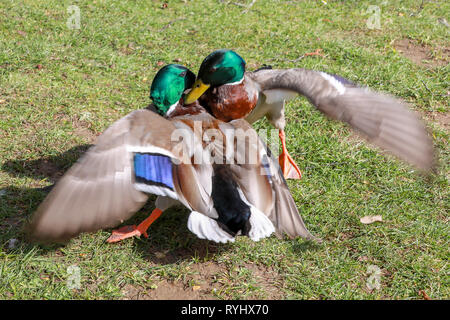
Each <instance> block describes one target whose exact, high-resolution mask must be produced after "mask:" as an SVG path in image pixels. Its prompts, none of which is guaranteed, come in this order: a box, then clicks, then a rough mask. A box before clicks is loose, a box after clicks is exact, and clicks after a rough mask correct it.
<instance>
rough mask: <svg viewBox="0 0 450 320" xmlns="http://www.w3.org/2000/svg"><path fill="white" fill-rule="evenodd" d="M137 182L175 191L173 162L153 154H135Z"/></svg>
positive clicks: (165, 157)
mask: <svg viewBox="0 0 450 320" xmlns="http://www.w3.org/2000/svg"><path fill="white" fill-rule="evenodd" d="M134 174H135V176H136V182H139V183H146V184H150V185H157V186H162V187H166V188H170V189H172V190H173V188H174V186H173V176H172V161H171V160H170V158H169V157H167V156H164V155H161V154H153V153H135V154H134Z"/></svg>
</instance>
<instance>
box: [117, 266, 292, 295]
mask: <svg viewBox="0 0 450 320" xmlns="http://www.w3.org/2000/svg"><path fill="white" fill-rule="evenodd" d="M242 267H244V268H246V269H248V270H250V271H251V273H252V275H253V279H254V280H255V282H256V285H257V286H258V287H260V288H261V290H260V291H258V292H257V293H256V294H255V295H253V296H249V297H247V298H246V299H282V298H283V296H284V295H283V290H282V288H283V287H284V285H283V281H282V278H281V276H280V275H279V274H278V273H276V272H275V271H274V270H272V269H270V268H267V267H265V266H261V265H256V264H251V263H245V264H244V265H243V266H242ZM229 273H230V271H229V270H228V269H227V267H226V266H225V265H223V264H218V263H216V262H211V261H208V262H204V263H195V264H192V265H190V266H189V267H188V272H187V273H186V277H185V278H184V279H183V280H179V281H174V282H171V281H167V280H160V281H157V282H156V283H154V284H153V285H152V286H150V287H146V288H145V287H142V286H133V285H126V286H124V287H123V289H122V293H123V294H124V299H133V300H211V299H217V297H216V296H215V295H214V291H215V290H218V291H219V292H220V289H221V288H222V287H223V286H224V284H223V282H222V281H221V279H223V278H224V276H225V275H226V274H229ZM153 286H154V287H153Z"/></svg>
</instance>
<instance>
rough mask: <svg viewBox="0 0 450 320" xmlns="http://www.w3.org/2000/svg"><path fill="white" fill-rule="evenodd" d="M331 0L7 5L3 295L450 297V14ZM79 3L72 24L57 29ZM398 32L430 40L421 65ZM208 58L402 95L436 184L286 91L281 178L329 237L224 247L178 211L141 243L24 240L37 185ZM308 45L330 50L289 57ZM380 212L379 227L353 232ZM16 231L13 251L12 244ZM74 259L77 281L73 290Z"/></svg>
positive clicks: (433, 8)
mask: <svg viewBox="0 0 450 320" xmlns="http://www.w3.org/2000/svg"><path fill="white" fill-rule="evenodd" d="M250 2H251V1H247V2H243V1H241V2H239V3H241V4H249V3H250ZM163 3H167V8H164V9H163ZM236 3H238V0H236ZM327 3H328V4H327V5H325V4H323V3H322V1H263V0H258V1H256V2H255V3H254V5H253V6H252V7H251V9H250V10H249V11H248V13H245V14H243V13H242V11H243V10H244V7H242V6H238V5H235V4H233V3H232V1H231V2H228V1H223V2H220V1H212V0H208V1H185V2H184V1H171V0H170V1H167V2H163V1H161V2H159V1H123V0H121V1H115V0H114V1H112V0H108V1H106V0H103V1H101V0H96V1H92V2H91V1H89V2H87V1H86V2H81V1H79V2H77V1H45V2H43V1H37V0H28V1H21V2H20V3H19V2H17V1H12V0H4V1H1V2H0V16H1V17H2V18H1V23H0V166H1V167H0V190H1V192H0V299H73V298H76V299H80V298H82V299H111V298H113V299H116V298H135V297H138V295H139V297H141V298H142V297H144V298H145V297H147V298H164V297H167V295H166V296H165V295H164V290H166V291H168V292H169V294H170V295H169V296H170V297H178V298H189V297H197V298H201V297H212V298H219V299H238V298H241V299H247V298H276V299H422V298H423V295H422V294H420V293H419V291H421V290H423V291H424V292H425V293H426V294H427V295H428V296H430V297H431V298H432V299H448V298H450V290H449V266H448V260H449V249H448V248H449V228H448V211H449V199H448V196H449V195H448V189H449V186H448V177H449V176H448V169H449V162H450V161H449V150H448V139H449V132H448V124H446V123H445V121H440V120H439V119H445V117H447V119H448V85H449V68H448V50H449V49H448V36H449V30H450V29H449V28H447V27H446V26H445V25H443V24H441V23H439V22H438V19H439V18H446V19H447V21H449V20H450V5H449V3H448V1H443V0H442V1H424V6H423V8H420V1H419V2H418V1H412V0H409V1H394V0H391V1H385V2H382V1H373V0H370V1H332V0H329V1H327ZM72 4H76V5H78V6H79V8H80V10H81V29H79V30H71V29H69V28H68V27H67V26H66V21H67V19H68V18H69V16H70V14H69V13H68V12H67V8H68V6H69V5H72ZM369 5H378V6H379V7H380V8H381V16H380V22H381V29H380V30H376V29H375V30H370V29H368V28H367V25H366V21H367V19H368V18H369V14H367V13H366V12H367V8H368V7H369ZM169 23H170V24H169ZM401 39H409V41H411V43H415V44H416V45H417V46H424V47H425V48H427V50H429V53H430V60H429V61H428V63H424V64H416V63H414V62H413V61H411V60H409V59H408V58H406V57H404V56H403V55H402V53H401V52H399V51H398V50H397V49H396V47H395V43H396V41H399V40H401ZM217 48H232V49H235V50H237V51H238V53H239V54H241V55H242V56H243V57H244V58H245V59H246V61H247V66H248V68H249V69H255V68H257V67H259V66H261V65H262V64H264V63H265V64H270V65H272V66H274V67H278V68H289V67H305V68H312V69H318V70H323V71H328V72H333V73H337V74H340V75H342V76H344V77H346V78H348V79H350V80H352V81H356V82H358V83H360V84H363V85H368V86H370V87H372V88H374V89H376V90H380V91H383V92H388V93H391V94H394V95H396V96H399V97H401V98H403V99H404V100H405V101H407V102H409V103H410V104H411V105H412V106H413V108H414V109H415V110H417V111H418V112H420V113H421V114H422V115H423V116H424V118H425V119H426V120H428V121H427V124H428V126H429V128H430V130H431V132H432V134H433V136H434V138H435V139H434V140H435V144H436V148H437V150H438V154H439V162H440V166H439V172H438V174H437V175H436V176H433V177H431V178H426V177H421V176H419V175H418V174H417V173H416V172H413V171H412V169H411V168H410V167H408V166H406V165H404V164H402V163H400V162H399V161H397V160H395V159H393V158H391V157H388V156H385V155H382V154H380V153H379V152H378V151H377V150H375V149H373V148H371V147H370V146H368V145H367V144H365V143H360V142H361V140H358V139H355V138H354V136H353V134H352V133H351V132H350V131H349V130H348V128H347V127H345V126H343V125H341V124H340V123H335V122H332V121H329V120H327V119H325V118H324V117H322V116H321V115H320V114H319V113H318V112H316V111H314V110H313V109H312V107H311V106H310V105H309V104H308V103H307V102H306V101H305V99H301V98H297V99H295V100H294V101H293V102H291V103H289V105H288V109H287V120H288V127H287V131H286V132H287V137H288V138H287V139H288V144H289V145H288V147H289V149H290V151H291V154H292V155H293V156H294V158H295V159H296V160H297V163H298V164H299V165H300V167H301V169H302V170H303V173H304V178H303V179H302V180H300V181H289V185H290V187H291V190H292V194H293V196H294V199H295V200H296V203H297V206H298V208H299V210H300V212H301V214H302V216H303V217H304V219H305V221H306V224H307V226H308V228H309V229H310V230H311V232H312V233H313V234H315V235H318V236H319V237H321V238H323V239H324V240H325V241H324V242H323V243H322V244H313V243H309V242H305V241H303V240H301V239H297V240H279V239H277V238H275V237H271V238H269V239H266V240H264V241H261V242H258V243H253V242H251V241H249V240H248V239H246V238H240V239H239V240H238V241H237V242H236V243H234V244H230V245H218V244H214V243H211V242H207V241H203V240H199V239H197V238H196V237H195V236H194V235H193V234H191V233H190V232H189V231H188V229H187V227H186V221H187V213H188V212H187V211H186V210H180V209H172V210H169V211H168V212H167V213H166V214H164V215H163V216H162V217H161V218H160V219H159V220H158V221H157V222H155V223H154V224H153V225H152V226H151V228H150V230H149V231H150V237H149V239H133V240H127V241H124V242H122V243H119V244H116V245H110V244H106V243H105V240H106V238H107V237H108V234H109V231H110V230H104V231H99V232H97V233H95V234H83V235H81V236H79V237H77V238H75V239H73V240H72V241H71V242H70V243H69V244H67V245H66V246H62V247H42V246H35V245H31V244H28V243H26V242H25V241H24V240H23V237H22V235H21V233H20V227H21V225H22V223H23V222H24V221H26V219H27V218H28V217H29V216H30V215H31V214H32V213H33V211H34V210H35V209H36V208H37V206H38V205H39V203H40V202H41V201H42V200H43V198H44V197H45V192H43V191H40V190H39V189H37V188H41V187H45V186H47V185H50V184H51V183H52V181H54V180H55V179H56V178H57V177H58V173H59V174H60V173H61V172H63V171H64V170H66V169H67V168H68V167H70V165H71V164H72V163H73V162H74V161H76V159H77V158H78V157H79V156H80V155H81V154H82V151H84V150H85V149H86V147H85V145H86V144H89V143H92V142H93V141H94V137H95V135H98V134H100V133H101V132H102V131H103V130H104V129H105V128H106V127H107V126H108V125H109V124H111V123H112V122H113V121H115V120H117V119H119V118H120V117H122V116H124V115H125V114H127V113H128V112H130V111H132V110H135V109H138V108H142V107H145V106H146V105H147V104H148V102H149V99H148V91H149V85H150V82H151V79H152V78H153V76H154V75H155V73H156V71H157V70H158V68H159V66H158V62H164V63H171V62H173V61H177V62H178V63H181V64H184V65H186V66H188V67H189V68H191V69H192V70H193V71H194V72H197V70H198V67H199V64H200V62H201V61H202V59H203V58H204V57H205V56H206V55H207V54H208V53H210V52H211V51H213V50H215V49H217ZM317 48H321V49H322V50H323V53H324V57H307V58H305V59H302V60H299V61H298V62H295V63H293V62H290V61H289V60H293V59H296V58H298V57H299V56H301V55H303V54H304V53H306V52H311V51H315V50H316V49H317ZM445 59H447V60H445ZM438 62H439V63H438ZM38 66H39V67H38ZM433 120H435V121H433ZM255 127H257V128H269V125H268V124H267V123H266V122H264V121H261V122H259V123H257V124H256V125H255ZM152 200H154V198H153V199H152ZM152 208H153V202H152V201H150V202H149V204H148V205H147V206H146V207H145V208H144V209H143V210H141V211H140V212H139V213H138V214H137V215H136V216H135V218H133V219H132V220H131V221H128V223H135V222H138V221H140V220H142V219H143V218H144V217H146V215H147V214H148V212H149V211H150V210H151V209H152ZM377 214H379V215H382V217H383V222H382V223H374V224H370V225H363V224H361V223H360V222H359V219H360V218H361V217H363V216H365V215H377ZM13 238H15V239H19V244H18V246H17V247H16V248H14V249H9V248H8V242H9V240H10V239H13ZM72 265H76V266H78V267H79V268H80V272H81V287H80V288H79V289H69V288H68V287H67V285H66V284H67V279H68V278H69V277H70V275H69V274H68V271H67V268H68V267H69V266H72ZM370 265H376V266H378V267H379V268H380V269H381V278H380V280H381V286H380V289H379V290H376V289H375V290H369V289H368V288H367V286H366V282H367V280H368V278H369V277H370V276H371V274H370V273H368V272H367V269H368V267H369V266H370ZM167 288H169V289H167ZM172 293H173V295H172Z"/></svg>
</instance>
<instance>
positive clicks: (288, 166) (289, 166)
mask: <svg viewBox="0 0 450 320" xmlns="http://www.w3.org/2000/svg"><path fill="white" fill-rule="evenodd" d="M279 136H280V140H281V148H282V152H281V154H280V157H279V158H278V162H279V163H280V167H281V171H282V172H283V176H284V178H285V179H301V178H302V172H301V171H300V169H299V168H298V166H297V164H296V163H295V161H294V159H292V157H291V156H290V155H289V153H288V151H287V148H286V135H285V133H284V130H280V132H279Z"/></svg>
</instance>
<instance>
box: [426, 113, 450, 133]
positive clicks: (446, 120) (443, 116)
mask: <svg viewBox="0 0 450 320" xmlns="http://www.w3.org/2000/svg"><path fill="white" fill-rule="evenodd" d="M425 118H426V120H427V121H429V122H434V123H436V124H437V125H438V126H440V127H442V128H444V129H445V130H449V129H450V112H425Z"/></svg>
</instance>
